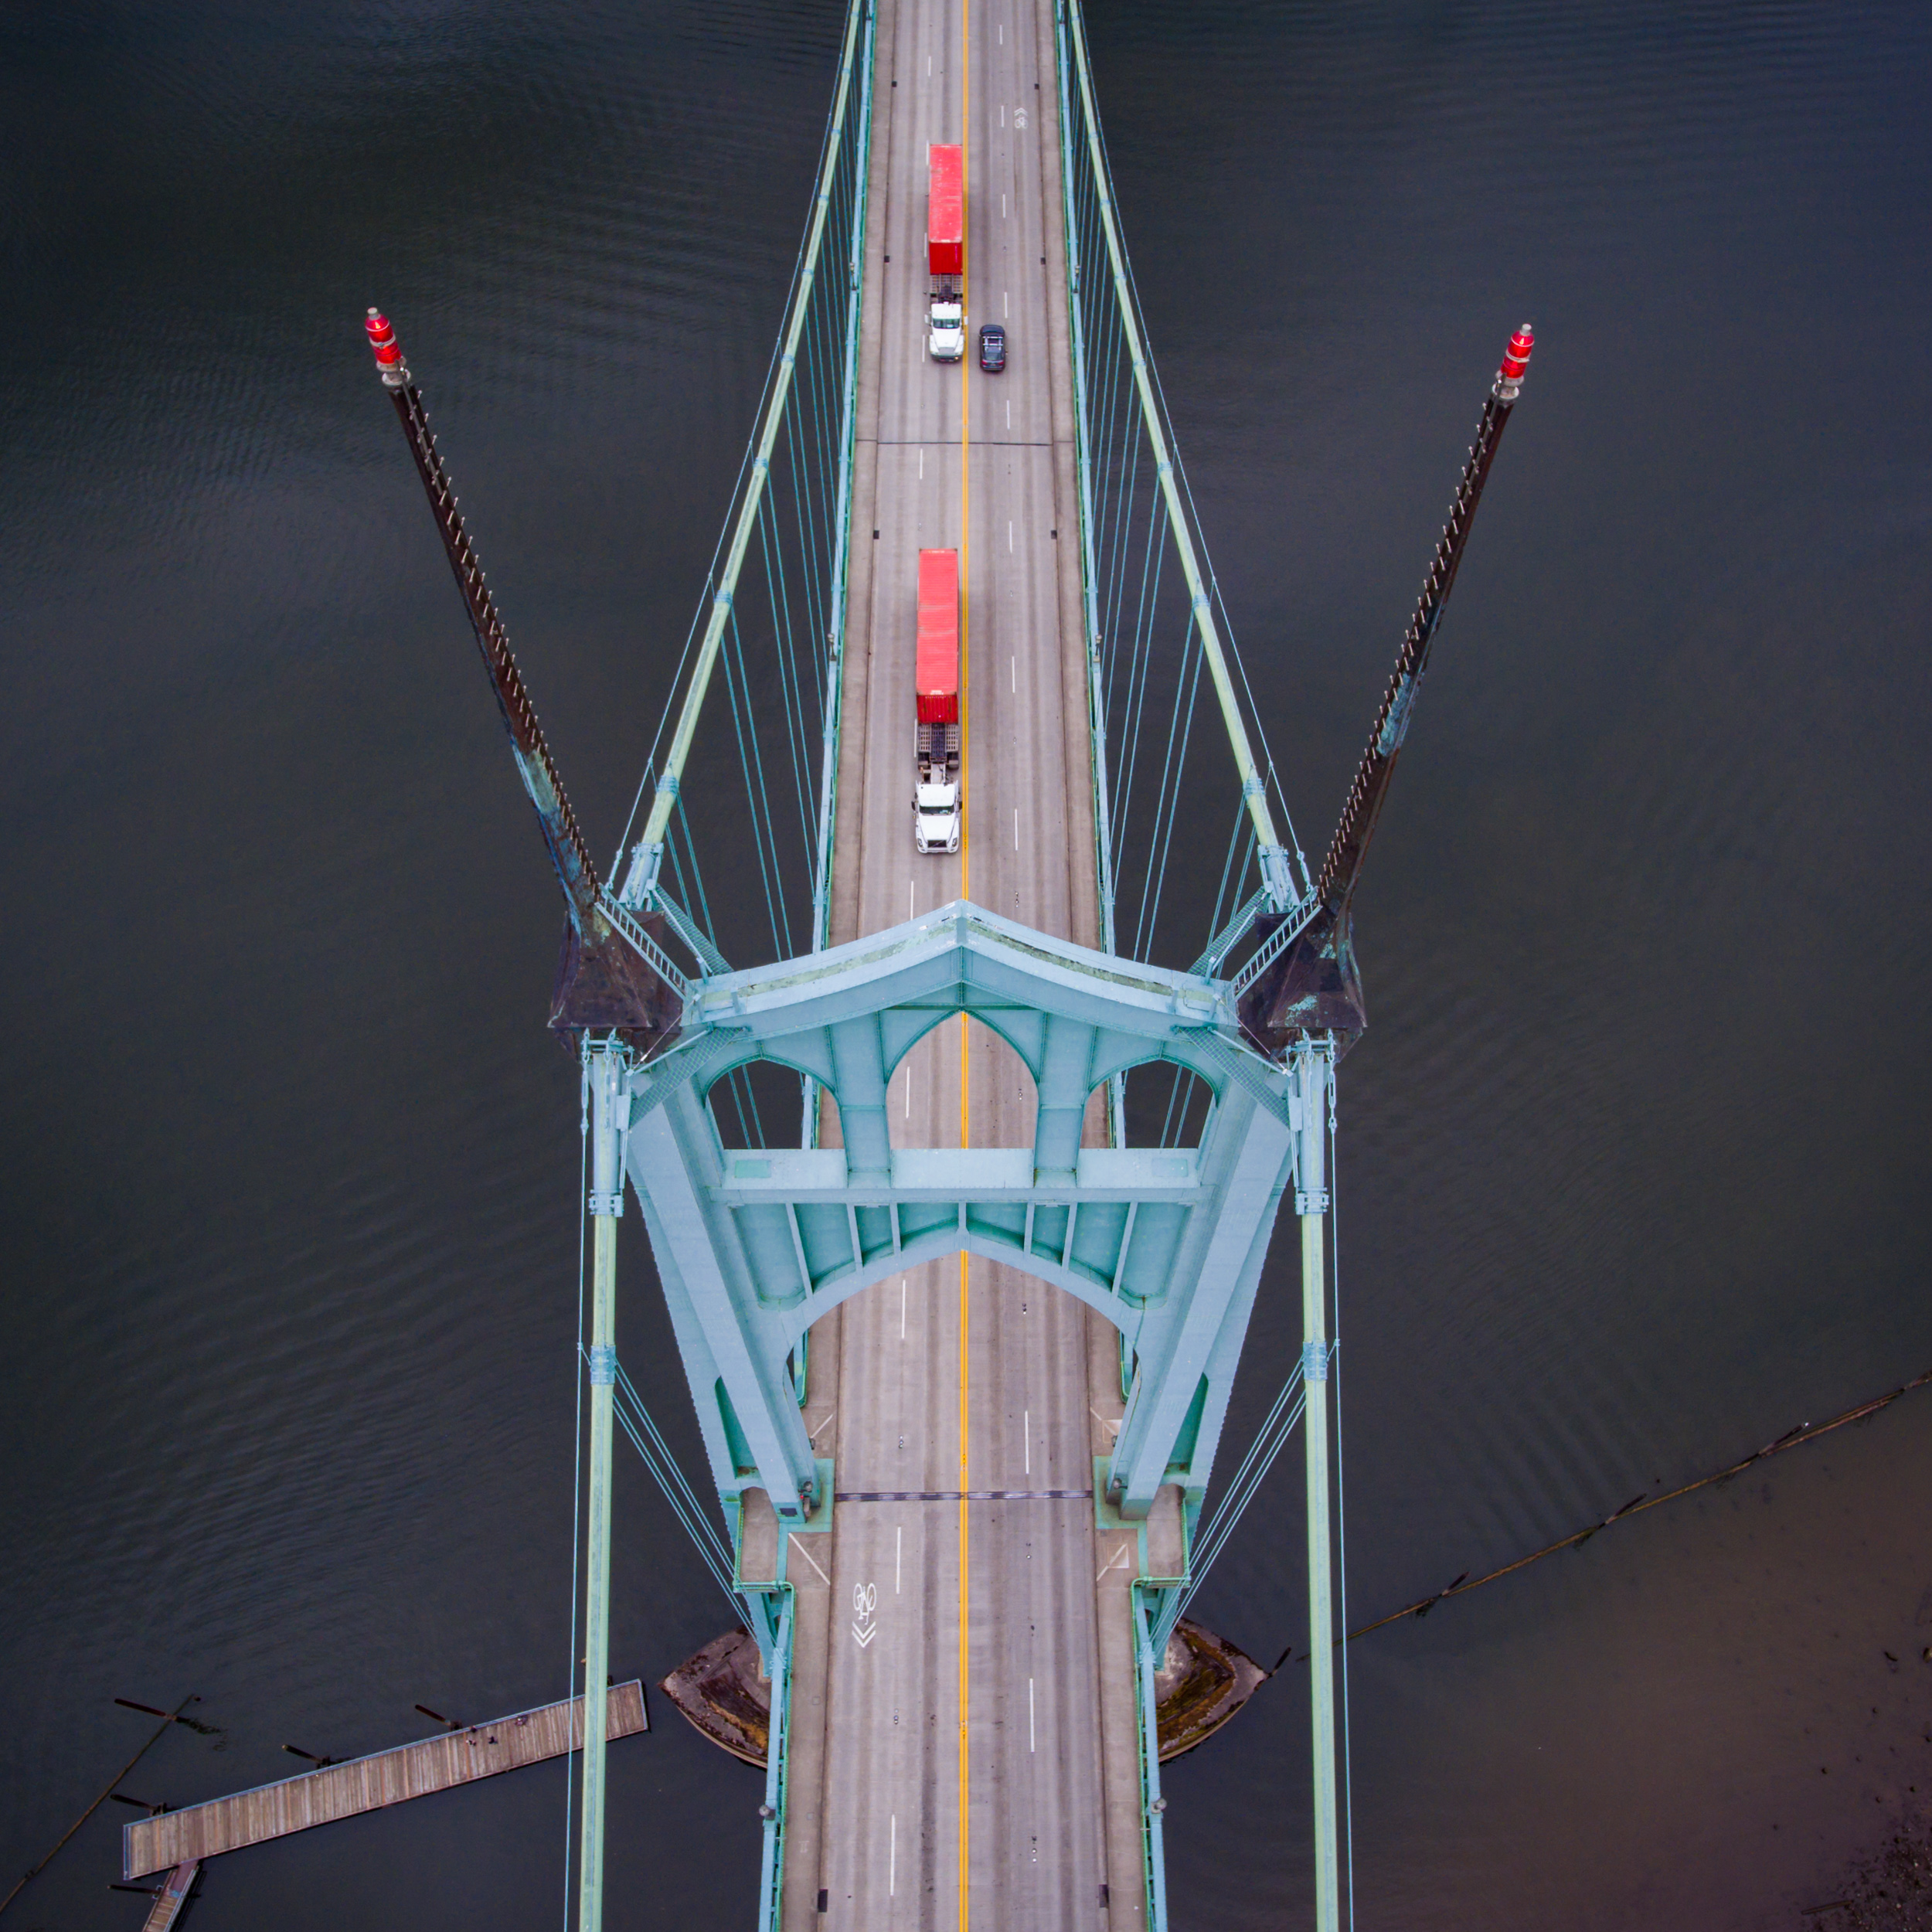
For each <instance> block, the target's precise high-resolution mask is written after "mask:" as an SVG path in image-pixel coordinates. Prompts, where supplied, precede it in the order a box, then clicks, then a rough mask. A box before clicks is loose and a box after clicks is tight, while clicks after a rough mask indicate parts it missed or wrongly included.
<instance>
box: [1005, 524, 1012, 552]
mask: <svg viewBox="0 0 1932 1932" xmlns="http://www.w3.org/2000/svg"><path fill="white" fill-rule="evenodd" d="M1006 554H1007V555H1008V556H1012V554H1013V526H1012V524H1011V523H1010V522H1009V523H1008V525H1007V526H1006Z"/></svg>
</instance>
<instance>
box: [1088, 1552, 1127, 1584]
mask: <svg viewBox="0 0 1932 1932" xmlns="http://www.w3.org/2000/svg"><path fill="white" fill-rule="evenodd" d="M1126 1567H1127V1545H1126V1544H1125V1543H1122V1544H1121V1546H1120V1549H1118V1550H1117V1552H1116V1553H1114V1556H1111V1557H1110V1558H1109V1559H1108V1560H1107V1562H1105V1563H1102V1564H1101V1565H1100V1569H1099V1570H1097V1572H1096V1573H1095V1574H1094V1582H1096V1583H1098V1582H1099V1581H1100V1578H1101V1577H1104V1576H1105V1575H1106V1574H1107V1572H1108V1571H1109V1570H1124V1569H1125V1568H1126Z"/></svg>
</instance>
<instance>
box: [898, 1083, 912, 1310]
mask: <svg viewBox="0 0 1932 1932" xmlns="http://www.w3.org/2000/svg"><path fill="white" fill-rule="evenodd" d="M907 1083H908V1085H910V1075H909V1076H908V1077H907ZM899 1338H900V1341H901V1342H903V1341H904V1340H905V1338H906V1277H904V1276H903V1274H902V1275H901V1276H900V1277H899Z"/></svg>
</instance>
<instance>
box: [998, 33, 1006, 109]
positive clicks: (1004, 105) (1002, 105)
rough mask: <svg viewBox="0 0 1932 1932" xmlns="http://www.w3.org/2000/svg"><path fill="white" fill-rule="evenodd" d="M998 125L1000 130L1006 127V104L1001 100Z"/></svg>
mask: <svg viewBox="0 0 1932 1932" xmlns="http://www.w3.org/2000/svg"><path fill="white" fill-rule="evenodd" d="M1005 31H1006V29H1005V28H1004V27H1002V28H1001V29H1000V32H1002V33H1004V32H1005ZM999 124H1000V125H1001V126H1002V128H1004V127H1005V125H1006V104H1005V101H1003V100H1002V102H1001V103H1000V104H999Z"/></svg>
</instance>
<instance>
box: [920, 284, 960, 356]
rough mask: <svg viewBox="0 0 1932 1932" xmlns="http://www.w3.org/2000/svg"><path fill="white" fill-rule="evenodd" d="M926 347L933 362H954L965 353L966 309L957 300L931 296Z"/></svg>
mask: <svg viewBox="0 0 1932 1932" xmlns="http://www.w3.org/2000/svg"><path fill="white" fill-rule="evenodd" d="M926 349H927V353H928V354H929V355H930V356H931V357H932V359H933V360H934V362H957V361H958V360H959V359H960V358H961V356H962V355H964V354H965V353H966V311H965V310H964V308H962V307H961V305H960V304H959V302H958V301H957V300H948V299H947V298H945V297H944V296H935V297H934V298H933V305H932V308H931V310H930V314H929V316H928V333H927V338H926Z"/></svg>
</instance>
